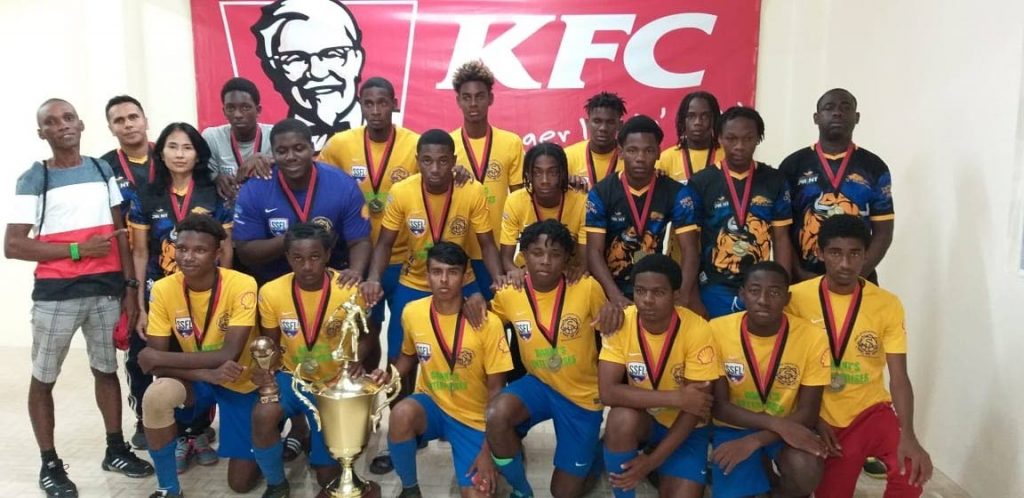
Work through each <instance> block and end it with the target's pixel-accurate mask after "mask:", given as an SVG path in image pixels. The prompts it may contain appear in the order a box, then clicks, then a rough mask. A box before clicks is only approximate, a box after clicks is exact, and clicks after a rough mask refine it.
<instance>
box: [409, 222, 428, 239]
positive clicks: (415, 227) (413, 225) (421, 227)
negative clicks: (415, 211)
mask: <svg viewBox="0 0 1024 498" xmlns="http://www.w3.org/2000/svg"><path fill="white" fill-rule="evenodd" d="M408 224H409V231H410V232H412V234H413V235H415V236H417V237H419V236H421V235H423V234H424V233H425V232H426V231H427V221H426V220H424V219H423V218H409V221H408Z"/></svg>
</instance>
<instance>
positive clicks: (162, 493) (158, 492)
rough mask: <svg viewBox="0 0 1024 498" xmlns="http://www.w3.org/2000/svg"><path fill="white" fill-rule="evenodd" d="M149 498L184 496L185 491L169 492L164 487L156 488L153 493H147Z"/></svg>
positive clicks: (180, 497) (182, 497) (176, 497)
mask: <svg viewBox="0 0 1024 498" xmlns="http://www.w3.org/2000/svg"><path fill="white" fill-rule="evenodd" d="M149 498H185V493H171V492H170V491H167V490H166V489H158V490H156V492H155V493H153V494H151V495H149Z"/></svg>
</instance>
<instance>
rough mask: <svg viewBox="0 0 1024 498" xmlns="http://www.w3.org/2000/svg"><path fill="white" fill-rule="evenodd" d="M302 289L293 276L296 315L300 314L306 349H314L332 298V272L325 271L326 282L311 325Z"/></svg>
mask: <svg viewBox="0 0 1024 498" xmlns="http://www.w3.org/2000/svg"><path fill="white" fill-rule="evenodd" d="M301 290H302V289H300V288H299V282H298V281H297V280H295V277H294V276H293V277H292V304H294V305H295V311H296V313H295V314H296V315H298V319H299V326H300V327H302V335H303V338H304V339H305V340H306V349H307V350H309V351H312V350H313V345H314V344H316V339H317V337H319V336H320V327H322V326H323V324H324V316H325V315H326V314H327V313H326V311H327V303H328V302H330V300H331V275H330V272H324V282H323V285H321V286H320V302H319V303H318V304H317V305H316V310H315V311H316V312H315V314H314V315H313V321H312V323H313V326H312V327H310V326H309V323H310V322H307V321H306V316H307V315H306V305H305V304H303V301H302V295H301V294H300V292H301Z"/></svg>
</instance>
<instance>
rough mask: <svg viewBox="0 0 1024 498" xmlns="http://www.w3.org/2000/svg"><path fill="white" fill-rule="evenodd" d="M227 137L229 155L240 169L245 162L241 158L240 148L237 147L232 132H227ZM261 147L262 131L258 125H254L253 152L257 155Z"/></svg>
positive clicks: (236, 140) (236, 141)
mask: <svg viewBox="0 0 1024 498" xmlns="http://www.w3.org/2000/svg"><path fill="white" fill-rule="evenodd" d="M228 135H229V136H230V137H231V154H233V155H234V156H235V166H236V167H238V168H241V167H242V163H243V162H244V161H245V158H243V157H242V148H241V147H239V146H238V139H237V138H235V133H234V132H233V131H230V130H229V131H228ZM262 146H263V130H261V129H260V125H256V140H255V141H254V142H253V146H252V148H253V152H255V153H259V151H260V148H261V147H262Z"/></svg>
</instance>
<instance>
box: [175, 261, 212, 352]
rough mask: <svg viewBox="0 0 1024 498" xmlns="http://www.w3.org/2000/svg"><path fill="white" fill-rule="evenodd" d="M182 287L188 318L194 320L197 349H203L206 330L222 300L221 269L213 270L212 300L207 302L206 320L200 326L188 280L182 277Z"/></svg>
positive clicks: (193, 327)
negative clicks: (190, 296) (190, 294)
mask: <svg viewBox="0 0 1024 498" xmlns="http://www.w3.org/2000/svg"><path fill="white" fill-rule="evenodd" d="M181 287H182V290H183V291H184V293H185V307H186V308H187V309H188V319H189V321H190V322H192V337H193V338H194V339H195V341H196V351H202V350H203V339H205V338H206V331H207V330H209V329H210V323H212V322H213V314H214V313H215V312H216V311H217V304H218V303H219V302H220V291H221V280H220V270H219V269H216V268H215V269H214V271H213V287H211V294H210V301H209V302H208V303H207V304H206V321H205V322H204V323H203V327H202V328H200V327H199V324H198V323H197V322H196V318H195V314H194V313H192V299H190V298H189V295H188V294H189V290H188V282H186V281H185V279H181Z"/></svg>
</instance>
